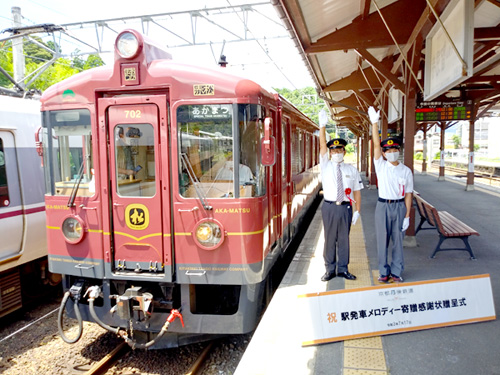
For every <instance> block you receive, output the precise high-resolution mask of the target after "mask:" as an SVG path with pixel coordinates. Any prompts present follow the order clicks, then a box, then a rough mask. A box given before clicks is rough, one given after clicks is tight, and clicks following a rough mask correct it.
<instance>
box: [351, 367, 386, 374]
mask: <svg viewBox="0 0 500 375" xmlns="http://www.w3.org/2000/svg"><path fill="white" fill-rule="evenodd" d="M344 375H387V371H385V370H380V371H379V370H365V369H363V370H359V369H353V368H345V369H344Z"/></svg>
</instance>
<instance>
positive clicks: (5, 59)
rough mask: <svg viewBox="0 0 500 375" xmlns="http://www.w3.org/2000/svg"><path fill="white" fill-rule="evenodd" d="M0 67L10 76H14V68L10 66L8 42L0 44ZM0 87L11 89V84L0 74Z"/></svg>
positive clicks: (10, 44) (10, 53)
mask: <svg viewBox="0 0 500 375" xmlns="http://www.w3.org/2000/svg"><path fill="white" fill-rule="evenodd" d="M0 66H1V67H2V69H3V70H5V71H6V72H7V73H9V74H10V75H11V76H12V75H13V74H14V67H13V66H12V43H11V42H10V40H8V41H5V42H2V43H0ZM0 86H2V87H12V82H11V81H10V80H9V79H8V78H7V77H6V76H5V75H4V74H1V73H0Z"/></svg>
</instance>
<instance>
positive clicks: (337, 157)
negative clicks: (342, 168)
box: [332, 154, 344, 163]
mask: <svg viewBox="0 0 500 375" xmlns="http://www.w3.org/2000/svg"><path fill="white" fill-rule="evenodd" d="M343 160H344V154H332V161H333V162H335V163H340V162H342V161H343Z"/></svg>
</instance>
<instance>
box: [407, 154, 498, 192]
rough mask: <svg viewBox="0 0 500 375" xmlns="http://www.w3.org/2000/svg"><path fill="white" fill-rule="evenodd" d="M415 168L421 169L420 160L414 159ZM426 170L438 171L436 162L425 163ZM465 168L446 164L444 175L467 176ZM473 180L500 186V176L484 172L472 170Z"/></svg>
mask: <svg viewBox="0 0 500 375" xmlns="http://www.w3.org/2000/svg"><path fill="white" fill-rule="evenodd" d="M414 163H415V169H416V170H418V171H421V170H422V162H420V161H417V160H415V161H414ZM427 171H428V172H431V173H439V164H438V163H427ZM467 173H468V171H467V169H465V168H457V167H451V166H446V167H445V176H452V177H455V178H464V179H466V178H467ZM474 181H475V182H477V183H481V184H485V185H491V186H499V187H500V176H499V175H494V174H493V175H492V174H488V173H484V172H478V171H474Z"/></svg>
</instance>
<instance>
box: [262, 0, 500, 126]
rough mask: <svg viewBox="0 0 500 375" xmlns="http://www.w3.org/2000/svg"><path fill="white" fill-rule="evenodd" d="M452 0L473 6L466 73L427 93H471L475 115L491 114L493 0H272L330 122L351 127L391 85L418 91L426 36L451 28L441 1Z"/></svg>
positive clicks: (499, 28)
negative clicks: (440, 89)
mask: <svg viewBox="0 0 500 375" xmlns="http://www.w3.org/2000/svg"><path fill="white" fill-rule="evenodd" d="M457 1H465V2H467V1H470V2H471V3H472V5H471V9H472V8H473V11H474V16H473V26H472V25H471V27H470V29H471V32H473V58H472V59H473V67H469V68H470V69H472V70H471V72H473V73H472V74H469V75H471V76H470V77H468V78H465V79H464V80H463V81H462V82H460V83H458V84H456V85H455V86H453V87H450V88H449V89H447V90H446V91H445V92H444V93H442V94H440V95H439V96H437V97H435V98H433V99H432V100H435V101H442V102H447V101H448V102H449V101H454V100H466V99H468V100H472V101H473V103H474V105H475V112H474V115H475V117H476V118H478V117H483V116H491V115H493V114H494V113H495V111H500V104H498V102H499V100H500V82H499V81H500V66H499V65H500V51H499V42H500V1H495V0H272V2H273V4H274V6H275V8H276V10H277V11H278V13H279V14H280V16H281V18H282V20H283V22H284V23H285V25H286V27H287V28H288V30H289V32H290V35H291V36H292V38H294V40H295V42H296V47H297V48H298V49H299V51H300V52H301V54H302V55H303V58H304V61H305V63H306V65H307V67H308V69H309V71H310V73H311V75H312V76H313V79H314V80H315V82H316V86H317V90H318V91H319V92H320V93H321V95H323V96H324V97H325V98H326V99H327V100H328V103H329V105H330V108H331V111H332V115H333V116H334V118H335V119H336V120H337V124H338V125H341V126H342V125H343V126H346V127H347V128H349V129H350V130H351V131H353V132H354V133H355V134H357V135H361V134H363V132H365V131H366V130H367V129H368V126H369V124H368V122H367V117H366V116H365V115H363V114H361V113H360V112H366V111H367V108H368V106H369V105H375V106H381V103H383V102H384V100H385V101H386V103H388V102H389V101H388V99H387V97H388V95H389V90H390V89H391V88H397V89H399V90H401V92H402V93H404V94H405V98H406V97H408V96H409V95H413V96H414V97H415V98H417V99H416V101H417V102H418V100H419V99H418V98H420V97H422V98H423V96H421V95H422V94H423V92H424V90H425V87H424V85H425V74H424V73H425V65H426V49H425V47H426V38H427V37H428V36H430V35H432V31H434V30H435V28H434V29H433V27H434V25H436V26H441V27H444V29H451V28H453V26H450V25H453V24H454V23H455V22H453V21H452V22H451V23H448V24H447V23H446V18H445V17H446V8H447V6H449V5H450V6H451V5H453V4H454V3H457ZM436 16H439V21H438V20H437V18H436ZM448 18H449V19H450V20H453V18H452V17H451V16H450V17H448ZM448 22H450V21H448ZM457 24H459V21H458V20H457ZM447 25H448V26H447ZM472 29H473V31H472ZM452 31H453V30H447V32H449V33H448V34H449V35H453V34H452ZM444 35H445V37H444V38H447V37H446V34H444ZM452 53H454V52H452ZM465 68H466V66H464V69H465ZM445 69H446V67H445ZM429 75H430V74H429ZM381 107H383V106H381ZM386 108H387V105H386ZM385 115H386V114H385Z"/></svg>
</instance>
